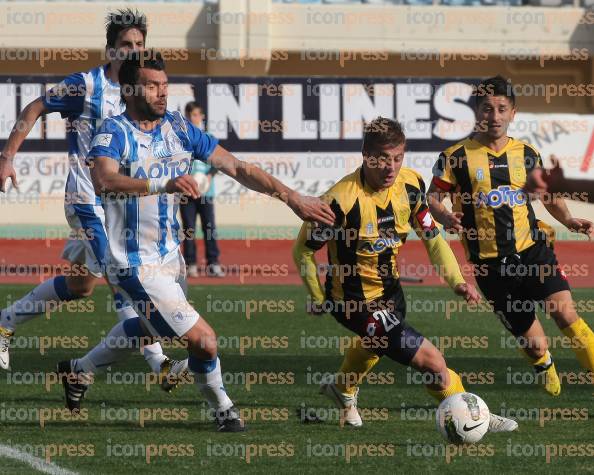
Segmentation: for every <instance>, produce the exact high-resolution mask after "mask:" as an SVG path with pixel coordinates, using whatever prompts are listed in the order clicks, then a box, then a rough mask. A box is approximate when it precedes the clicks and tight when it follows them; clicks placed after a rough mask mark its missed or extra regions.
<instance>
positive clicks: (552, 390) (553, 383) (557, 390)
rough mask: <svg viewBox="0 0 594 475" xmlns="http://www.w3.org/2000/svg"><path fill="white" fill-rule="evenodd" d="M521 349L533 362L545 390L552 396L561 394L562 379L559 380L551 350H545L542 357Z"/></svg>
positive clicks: (533, 367)
mask: <svg viewBox="0 0 594 475" xmlns="http://www.w3.org/2000/svg"><path fill="white" fill-rule="evenodd" d="M520 351H521V352H522V353H523V354H524V356H525V357H526V358H528V360H529V361H530V363H531V364H532V369H534V372H535V373H536V374H537V375H538V379H537V380H538V381H539V383H540V384H542V385H543V386H544V389H545V391H546V392H548V393H549V394H550V395H552V396H558V395H559V394H561V381H560V380H559V375H558V374H557V369H556V368H555V363H554V362H553V356H552V355H551V353H550V352H549V350H547V351H545V354H544V355H542V356H541V357H540V358H534V357H533V356H531V355H529V354H528V353H527V352H526V350H525V349H521V350H520Z"/></svg>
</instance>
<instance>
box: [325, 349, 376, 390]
mask: <svg viewBox="0 0 594 475" xmlns="http://www.w3.org/2000/svg"><path fill="white" fill-rule="evenodd" d="M379 359H380V358H379V356H378V355H376V354H375V353H372V352H371V351H369V350H368V349H366V348H363V345H362V343H361V339H360V338H357V340H356V341H355V346H353V347H352V348H349V349H348V350H347V352H346V353H345V355H344V358H343V360H342V365H341V366H340V369H339V370H338V374H337V378H336V379H337V381H336V388H337V389H338V390H339V391H340V392H341V393H343V394H348V395H349V396H354V395H355V393H356V392H357V388H358V387H359V384H361V382H362V381H363V378H364V377H365V376H366V375H367V373H369V371H371V368H373V367H374V366H375V365H376V364H377V362H378V361H379Z"/></svg>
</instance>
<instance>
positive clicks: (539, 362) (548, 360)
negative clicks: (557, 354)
mask: <svg viewBox="0 0 594 475" xmlns="http://www.w3.org/2000/svg"><path fill="white" fill-rule="evenodd" d="M526 356H527V357H528V359H529V360H530V361H531V363H532V367H533V368H534V372H535V373H542V372H543V371H546V370H547V369H549V368H550V367H551V366H552V364H553V357H552V356H551V353H550V352H549V350H547V351H545V354H544V355H542V356H541V357H540V358H536V359H534V358H533V357H531V356H529V355H528V354H526Z"/></svg>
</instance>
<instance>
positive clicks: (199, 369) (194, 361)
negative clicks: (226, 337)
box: [188, 355, 233, 412]
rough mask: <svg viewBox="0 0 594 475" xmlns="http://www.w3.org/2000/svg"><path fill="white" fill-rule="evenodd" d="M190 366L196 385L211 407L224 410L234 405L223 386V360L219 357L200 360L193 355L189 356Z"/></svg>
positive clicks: (219, 410)
mask: <svg viewBox="0 0 594 475" xmlns="http://www.w3.org/2000/svg"><path fill="white" fill-rule="evenodd" d="M188 368H189V369H190V370H191V371H192V372H193V373H194V375H195V377H196V385H197V386H198V389H199V390H200V392H201V393H202V394H203V395H204V397H205V398H206V400H207V401H208V404H209V405H210V407H211V409H213V410H215V411H217V412H222V411H226V410H227V409H229V408H231V407H232V406H233V401H231V399H229V396H227V392H226V391H225V387H224V386H223V376H222V374H221V361H220V360H219V358H218V357H217V358H215V359H212V360H200V359H198V358H196V357H195V356H193V355H190V356H189V358H188Z"/></svg>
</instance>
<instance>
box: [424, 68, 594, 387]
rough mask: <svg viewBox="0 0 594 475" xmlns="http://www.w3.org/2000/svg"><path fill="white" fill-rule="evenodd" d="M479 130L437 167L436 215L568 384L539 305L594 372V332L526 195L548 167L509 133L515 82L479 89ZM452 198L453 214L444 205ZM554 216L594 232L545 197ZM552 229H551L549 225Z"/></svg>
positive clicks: (521, 331) (500, 308)
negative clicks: (530, 180) (533, 177)
mask: <svg viewBox="0 0 594 475" xmlns="http://www.w3.org/2000/svg"><path fill="white" fill-rule="evenodd" d="M475 105H476V116H477V128H476V133H475V134H473V135H472V136H471V137H470V138H468V139H466V140H463V141H462V142H460V143H457V144H456V145H454V146H453V147H449V148H448V149H446V150H445V151H444V152H443V153H442V154H441V155H440V156H439V159H438V161H437V163H436V165H435V167H434V171H433V173H434V178H433V181H432V183H431V186H430V189H429V196H428V201H429V204H430V207H431V212H432V213H433V215H434V216H435V218H436V219H437V221H439V222H440V223H442V224H443V225H444V226H445V227H446V228H447V229H450V230H454V231H456V232H458V233H460V235H461V239H462V243H463V244H464V248H465V250H466V256H467V258H468V260H469V261H470V262H472V263H474V264H475V270H476V271H475V277H476V281H477V284H478V286H479V287H480V289H481V290H482V292H483V294H484V295H485V297H486V298H487V299H488V300H489V302H490V303H492V305H493V307H494V310H495V313H496V314H497V316H498V317H499V318H500V320H501V322H502V323H503V324H504V325H505V326H506V328H507V329H508V330H509V331H510V332H511V333H512V334H513V335H514V336H516V338H517V339H518V344H519V345H520V347H521V348H522V350H523V351H524V353H525V354H526V356H527V357H528V358H529V359H530V361H531V362H532V365H533V367H534V370H535V371H536V372H537V373H541V374H543V376H544V377H543V378H541V381H542V383H543V385H544V387H545V389H546V391H547V392H549V393H550V394H552V395H554V396H557V395H558V394H559V393H560V391H561V385H560V381H559V378H558V376H557V373H556V370H555V365H554V363H553V359H552V357H551V354H550V352H549V351H548V346H547V341H546V337H545V334H544V330H543V328H542V325H541V324H540V322H539V321H538V319H537V318H536V313H535V308H536V306H537V303H538V302H544V304H545V310H546V311H547V313H549V314H550V315H551V317H552V318H553V319H554V320H555V323H556V324H557V325H558V327H559V328H560V329H561V331H562V332H563V333H564V334H565V335H567V336H569V337H571V338H572V340H573V342H572V343H573V344H572V348H573V349H574V351H575V353H576V356H577V359H578V360H579V362H580V363H581V364H582V365H583V366H584V368H586V370H588V371H590V372H593V371H594V334H593V333H592V330H591V329H590V327H589V326H588V324H587V323H586V322H585V321H584V320H583V319H582V318H580V317H579V316H578V315H577V313H576V311H575V308H574V305H573V301H572V297H571V292H570V288H569V284H568V282H567V278H566V276H565V274H564V273H563V271H562V270H561V269H560V268H559V265H558V263H557V258H556V257H555V254H554V252H553V250H552V240H549V242H547V239H546V238H547V236H546V234H547V233H545V232H543V230H542V228H548V226H546V225H543V223H540V222H539V221H538V220H537V219H536V217H535V214H534V210H533V209H532V206H531V204H530V198H529V196H528V195H527V194H526V193H525V191H524V188H525V185H526V177H527V176H528V175H529V174H530V173H532V172H533V171H534V170H535V169H538V168H540V167H542V163H541V158H540V155H539V153H538V152H537V151H536V149H535V148H534V147H532V146H531V145H528V144H525V143H523V142H521V141H519V140H516V139H514V138H512V137H509V136H508V135H507V129H508V126H509V124H510V122H511V121H512V120H513V119H514V115H515V112H516V107H515V97H514V95H513V90H512V87H511V83H509V82H508V81H506V80H505V79H503V78H502V77H500V76H498V77H495V78H490V79H487V80H485V81H484V82H483V83H481V84H480V85H479V86H478V87H477V94H476V103H475ZM446 196H449V197H450V199H451V201H452V205H453V206H452V212H449V211H448V210H447V209H446V208H445V207H444V206H443V205H442V204H441V202H442V201H443V199H445V197H446ZM543 204H544V206H545V208H546V209H547V210H548V211H549V213H550V214H551V215H552V216H553V217H555V219H557V220H558V221H559V222H560V223H562V224H563V225H565V226H566V227H567V228H568V229H570V230H573V231H578V232H583V233H585V234H588V235H593V234H594V226H593V224H592V223H591V222H590V221H587V220H585V219H578V218H573V217H572V216H571V213H570V212H569V210H568V209H567V206H566V205H565V202H564V201H563V199H561V198H559V197H553V196H552V195H547V196H543ZM549 229H550V228H549Z"/></svg>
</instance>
